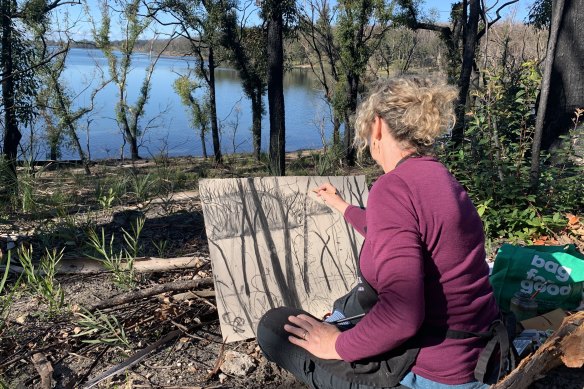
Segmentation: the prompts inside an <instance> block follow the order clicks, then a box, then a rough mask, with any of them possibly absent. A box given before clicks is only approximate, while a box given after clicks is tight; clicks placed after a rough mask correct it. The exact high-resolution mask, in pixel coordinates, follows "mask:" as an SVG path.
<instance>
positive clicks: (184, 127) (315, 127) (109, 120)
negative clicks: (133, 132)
mask: <svg viewBox="0 0 584 389" xmlns="http://www.w3.org/2000/svg"><path fill="white" fill-rule="evenodd" d="M149 63H150V60H149V58H148V56H147V55H145V54H137V55H136V56H134V58H133V63H132V67H133V70H132V72H131V73H130V74H129V77H128V85H129V88H128V98H129V100H130V102H132V103H133V102H134V101H135V99H136V97H137V94H138V91H139V88H140V86H141V83H142V80H143V77H144V74H145V72H146V68H147V66H148V65H149ZM67 65H68V68H67V70H66V73H65V77H64V78H65V82H66V84H67V85H68V87H69V88H70V89H72V90H73V91H74V93H73V95H74V96H77V98H76V104H77V105H78V106H85V105H87V104H89V97H90V92H91V86H95V85H97V84H98V83H99V82H98V79H99V74H100V72H102V71H106V72H107V60H106V58H105V57H104V56H103V55H102V54H101V52H100V51H98V50H87V49H73V50H72V51H71V53H70V55H69V58H68V62H67ZM193 66H194V62H193V60H192V58H177V57H163V58H161V59H160V60H159V62H158V64H157V67H156V70H155V72H154V74H153V78H152V88H151V96H150V100H149V101H148V104H147V107H146V115H145V117H144V118H143V120H142V121H141V126H142V129H143V130H144V134H143V139H142V142H141V153H142V155H143V156H144V157H148V156H150V155H155V154H158V153H160V152H168V154H170V155H172V156H181V155H201V150H202V147H201V145H200V143H199V137H198V135H197V133H196V132H195V130H193V129H192V128H191V125H190V117H189V115H188V114H187V112H186V111H185V108H184V106H182V104H181V102H180V99H179V98H178V96H177V95H176V93H175V92H174V90H173V87H172V85H173V82H174V80H175V79H176V78H177V77H178V75H179V74H184V73H185V72H186V71H188V69H189V68H193ZM216 83H217V86H216V88H217V114H218V118H219V120H220V126H221V129H222V135H221V143H222V148H223V151H224V152H227V153H230V152H233V150H234V149H235V150H236V151H238V152H243V151H251V135H250V128H251V122H252V120H251V103H250V101H249V100H248V99H247V98H245V95H244V94H243V91H242V88H241V84H240V81H239V76H238V73H237V71H235V70H233V69H227V68H219V69H217V70H216ZM88 86H89V88H88ZM202 93H204V90H203V88H201V89H200V90H198V91H197V93H196V95H197V96H201V95H202ZM117 98H118V97H117V90H116V88H115V86H114V85H113V84H110V85H108V86H107V87H106V88H104V90H102V91H101V92H100V93H99V94H98V95H97V98H96V109H95V111H94V112H93V113H92V116H91V124H90V126H89V132H88V133H89V145H90V146H89V148H90V152H91V157H92V158H94V159H96V158H109V157H119V156H120V152H121V150H122V148H123V146H124V142H123V138H122V135H121V132H120V130H119V129H118V126H117V123H116V121H115V104H116V100H117ZM284 98H285V102H286V127H287V136H286V149H287V150H288V151H292V150H297V149H301V148H316V147H320V146H321V145H322V136H321V133H320V132H319V131H320V130H319V128H321V127H322V125H320V122H321V121H323V120H324V122H325V123H326V125H325V126H324V131H325V136H327V137H328V136H330V131H331V126H330V124H329V121H328V120H325V119H327V118H328V116H329V110H328V107H327V105H326V104H325V103H324V100H323V98H322V92H321V91H320V90H319V89H318V88H317V84H316V82H315V80H314V79H313V78H312V77H311V73H310V70H307V69H294V70H292V71H290V72H288V73H287V74H286V76H285V78H284ZM264 101H265V104H266V111H267V96H266V97H265V99H264ZM236 123H237V126H236ZM262 125H263V135H262V147H263V149H267V145H268V139H269V134H268V132H269V121H268V117H267V115H266V116H265V117H264V120H263V121H262ZM80 135H81V138H82V139H81V142H82V144H84V145H86V144H87V143H88V140H87V135H86V133H85V131H81V133H80ZM25 141H26V140H25ZM42 143H43V142H38V144H39V145H40V144H42ZM207 143H208V144H207V149H208V150H212V148H211V142H210V137H209V139H208V142H207ZM125 151H126V153H127V152H128V150H127V147H126V150H125ZM44 153H46V150H42V151H41V154H40V157H41V158H43V157H44V156H45V155H44ZM62 157H63V158H65V159H69V158H71V159H74V158H76V157H77V155H76V153H75V152H74V151H73V150H68V149H64V150H63V156H62Z"/></svg>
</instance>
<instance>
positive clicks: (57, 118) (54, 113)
mask: <svg viewBox="0 0 584 389" xmlns="http://www.w3.org/2000/svg"><path fill="white" fill-rule="evenodd" d="M43 44H46V43H45V42H43ZM69 44H70V42H67V43H66V44H64V46H63V47H61V48H60V50H59V51H60V54H59V55H57V56H55V57H54V58H53V59H51V61H49V62H47V63H45V64H44V65H43V66H42V67H41V68H40V70H39V74H40V77H41V80H42V85H43V87H42V88H41V89H40V91H39V94H38V95H37V101H38V107H39V110H40V113H41V116H42V118H43V120H44V122H45V126H46V132H47V136H48V141H49V149H50V157H51V159H53V160H56V159H57V158H58V156H59V148H60V146H61V143H62V142H63V140H64V139H68V140H69V142H70V144H71V145H72V146H73V148H74V149H75V151H76V152H77V154H78V155H79V159H80V160H81V163H82V164H83V168H84V169H85V174H87V175H89V174H91V170H90V167H89V158H88V157H87V154H86V152H85V150H84V149H83V146H81V141H80V139H79V135H78V130H79V121H80V120H81V119H82V118H83V117H85V116H86V115H87V114H89V113H90V112H92V111H93V108H94V101H95V97H96V95H97V93H99V91H101V90H102V89H103V88H104V87H105V86H106V85H107V81H102V82H101V84H100V85H98V86H97V87H96V88H95V89H93V90H92V92H91V94H90V99H89V100H90V104H89V105H88V106H85V107H78V108H73V101H74V98H73V97H72V93H71V91H70V90H69V89H68V88H67V85H66V83H65V81H64V80H63V78H62V74H63V71H64V70H65V62H66V60H67V56H68V54H69V50H70V47H69Z"/></svg>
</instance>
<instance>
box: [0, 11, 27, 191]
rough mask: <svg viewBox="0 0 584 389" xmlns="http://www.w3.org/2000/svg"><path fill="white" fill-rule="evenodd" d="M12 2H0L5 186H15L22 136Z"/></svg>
mask: <svg viewBox="0 0 584 389" xmlns="http://www.w3.org/2000/svg"><path fill="white" fill-rule="evenodd" d="M11 2H12V0H0V17H1V19H2V22H1V23H2V39H1V42H2V52H1V54H0V55H1V56H0V63H1V67H2V74H3V76H2V103H3V105H4V145H3V149H2V150H3V154H4V158H5V159H6V161H7V162H8V167H9V173H12V174H9V175H10V177H6V179H7V182H6V183H7V184H8V185H7V186H8V187H12V185H10V184H16V158H17V157H18V145H19V144H20V139H21V138H22V134H21V133H20V131H19V130H18V122H17V120H16V114H15V112H14V110H15V105H14V103H15V93H16V92H15V85H14V77H12V76H13V71H14V67H13V56H12V28H13V27H12V20H11V17H10V15H11V12H12V5H11Z"/></svg>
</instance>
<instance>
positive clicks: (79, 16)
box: [55, 0, 534, 40]
mask: <svg viewBox="0 0 584 389" xmlns="http://www.w3.org/2000/svg"><path fill="white" fill-rule="evenodd" d="M82 1H86V2H87V5H88V7H89V10H90V13H91V16H92V17H93V18H94V20H96V21H99V20H100V13H99V7H98V4H99V1H98V0H82ZM485 1H486V4H487V8H490V7H493V11H491V13H490V17H491V18H494V17H495V13H494V10H495V9H497V8H498V6H499V5H501V4H503V3H505V2H506V0H485ZM533 2H534V0H519V1H518V2H517V3H516V4H513V5H511V6H509V7H507V8H505V11H504V12H502V15H503V16H505V17H512V18H513V20H515V21H516V22H523V21H525V20H526V18H527V14H528V12H529V7H530V6H531V5H532V4H533ZM112 3H113V2H112ZM331 3H332V4H334V3H335V1H334V0H333V1H331ZM452 3H453V1H451V0H434V1H433V0H426V1H423V3H422V10H423V12H424V13H425V14H427V15H435V16H436V17H437V18H438V20H437V21H438V22H443V23H445V22H448V18H449V16H450V8H451V5H452ZM56 13H57V14H56V15H55V16H57V18H59V19H61V20H63V17H64V16H67V18H68V23H69V25H72V26H73V27H71V28H70V29H69V34H70V35H71V37H72V38H73V39H75V40H83V39H88V40H92V34H91V23H90V22H89V20H88V17H87V15H85V13H84V7H83V6H82V5H77V4H75V5H65V6H62V7H59V8H57V10H56ZM249 20H250V23H258V22H259V21H258V18H257V17H252V18H250V19H249ZM112 23H113V24H112V39H114V40H116V39H120V38H121V35H120V29H119V26H118V25H116V23H115V20H114V19H112ZM116 27H117V28H116ZM61 28H62V29H63V23H62V24H61ZM156 29H157V30H158V31H162V32H166V33H168V32H170V30H169V28H168V27H166V28H165V27H162V28H161V27H159V26H158V27H156ZM148 34H149V35H150V36H149V37H151V36H152V34H153V32H152V30H151V31H149V32H148ZM149 37H148V38H149Z"/></svg>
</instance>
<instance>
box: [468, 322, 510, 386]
mask: <svg viewBox="0 0 584 389" xmlns="http://www.w3.org/2000/svg"><path fill="white" fill-rule="evenodd" d="M490 330H491V331H492V332H493V337H492V338H491V339H490V340H489V342H488V343H487V345H486V346H485V349H484V350H483V351H482V352H481V355H480V356H479V361H478V362H477V366H476V368H475V378H476V380H477V381H479V382H487V379H488V377H487V369H488V365H489V362H490V361H491V359H492V358H493V355H494V354H495V352H496V350H497V346H498V348H499V371H498V373H497V377H496V380H497V381H498V380H499V379H500V378H501V373H502V372H503V370H504V369H505V362H506V358H507V356H508V355H509V336H508V334H507V327H505V324H504V323H503V322H502V321H501V320H496V321H494V322H493V324H491V328H490Z"/></svg>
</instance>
